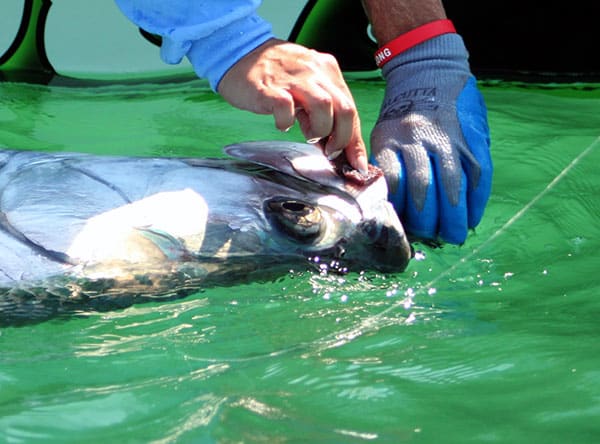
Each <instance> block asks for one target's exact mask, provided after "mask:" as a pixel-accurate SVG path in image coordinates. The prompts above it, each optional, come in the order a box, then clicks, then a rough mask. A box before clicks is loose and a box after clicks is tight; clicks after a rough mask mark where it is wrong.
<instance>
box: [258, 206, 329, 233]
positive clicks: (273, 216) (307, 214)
mask: <svg viewBox="0 0 600 444" xmlns="http://www.w3.org/2000/svg"><path fill="white" fill-rule="evenodd" d="M265 214H266V215H267V219H268V220H269V221H270V222H271V224H272V225H273V226H274V227H275V228H276V229H278V230H279V231H281V232H283V233H284V234H286V235H288V236H290V237H292V238H294V239H296V240H298V241H303V242H309V241H312V240H314V239H316V238H317V237H318V236H319V235H320V234H321V232H322V231H323V228H324V222H323V216H322V214H321V211H320V210H319V208H317V207H315V206H314V205H312V204H310V203H308V202H304V201H302V200H298V199H287V198H277V197H276V198H273V199H269V200H268V201H266V202H265Z"/></svg>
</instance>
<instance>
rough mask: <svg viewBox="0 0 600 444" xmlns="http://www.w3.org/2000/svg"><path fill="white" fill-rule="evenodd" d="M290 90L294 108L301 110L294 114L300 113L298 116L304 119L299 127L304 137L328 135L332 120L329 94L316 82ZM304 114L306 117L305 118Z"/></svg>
mask: <svg viewBox="0 0 600 444" xmlns="http://www.w3.org/2000/svg"><path fill="white" fill-rule="evenodd" d="M290 92H291V94H292V96H293V97H294V100H295V103H296V109H298V108H301V112H300V113H298V112H297V113H296V116H297V117H298V116H299V115H300V116H301V117H300V118H301V119H304V120H305V122H304V124H303V125H301V126H300V128H301V129H302V133H303V134H304V136H305V137H306V139H307V140H311V139H317V140H318V139H322V138H323V137H329V135H330V134H331V132H332V131H333V121H334V116H333V103H332V102H333V100H332V97H331V94H330V93H328V92H327V91H325V90H324V89H323V88H322V87H321V86H320V85H316V84H312V85H303V86H302V87H297V88H295V89H294V90H292V91H290ZM304 115H306V116H307V117H308V119H305V118H304ZM306 120H308V121H306Z"/></svg>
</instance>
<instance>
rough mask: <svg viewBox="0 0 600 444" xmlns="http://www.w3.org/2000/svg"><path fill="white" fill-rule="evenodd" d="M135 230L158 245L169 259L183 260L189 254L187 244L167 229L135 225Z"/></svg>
mask: <svg viewBox="0 0 600 444" xmlns="http://www.w3.org/2000/svg"><path fill="white" fill-rule="evenodd" d="M135 230H136V231H137V232H138V233H139V234H140V235H141V236H142V237H143V238H145V239H147V240H148V241H150V242H151V243H152V244H154V245H156V246H157V247H158V249H159V250H160V251H161V252H162V253H163V254H164V255H165V257H166V258H167V259H168V260H172V261H175V260H181V259H182V258H185V257H187V256H188V255H189V252H188V251H187V249H186V248H185V245H183V243H182V242H181V241H180V240H179V239H177V238H175V237H174V236H172V235H170V234H169V233H167V232H166V231H163V230H159V229H156V228H151V227H135Z"/></svg>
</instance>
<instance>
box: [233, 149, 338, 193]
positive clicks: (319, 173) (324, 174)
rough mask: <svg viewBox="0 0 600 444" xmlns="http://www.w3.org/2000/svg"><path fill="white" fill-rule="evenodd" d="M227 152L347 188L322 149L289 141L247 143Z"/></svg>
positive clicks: (240, 157)
mask: <svg viewBox="0 0 600 444" xmlns="http://www.w3.org/2000/svg"><path fill="white" fill-rule="evenodd" d="M224 151H225V153H227V154H229V155H230V156H232V157H236V158H238V159H243V160H247V161H249V162H253V163H256V164H258V165H262V166H266V167H269V168H272V169H274V170H276V171H279V172H282V173H286V174H289V175H291V176H294V177H302V178H303V179H306V180H309V181H311V182H316V183H319V184H321V185H326V186H333V187H335V188H341V189H343V179H342V178H341V177H340V176H339V175H338V174H337V173H336V171H335V169H334V167H333V165H332V164H331V162H330V161H329V160H328V159H327V157H325V155H324V154H323V151H321V149H320V148H318V147H316V146H314V145H310V144H308V143H296V142H287V141H260V142H244V143H236V144H233V145H228V146H226V147H225V148H224Z"/></svg>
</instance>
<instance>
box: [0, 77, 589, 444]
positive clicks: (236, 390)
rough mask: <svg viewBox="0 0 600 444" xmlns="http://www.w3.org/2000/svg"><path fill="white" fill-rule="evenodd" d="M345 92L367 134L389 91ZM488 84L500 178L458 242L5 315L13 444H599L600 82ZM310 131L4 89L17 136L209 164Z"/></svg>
mask: <svg viewBox="0 0 600 444" xmlns="http://www.w3.org/2000/svg"><path fill="white" fill-rule="evenodd" d="M351 87H352V90H353V92H354V94H355V97H356V100H357V103H358V106H359V109H360V111H361V113H362V121H363V125H364V131H365V134H368V131H369V129H370V128H371V126H372V125H373V122H374V120H375V118H376V116H377V111H378V105H379V103H380V100H381V95H382V84H381V83H378V82H366V81H353V82H351ZM483 93H484V95H485V97H486V100H487V104H488V107H489V117H490V124H491V128H492V137H493V155H494V160H495V167H496V171H495V181H494V189H493V194H492V197H491V200H490V203H489V206H488V210H487V213H486V217H485V219H484V221H483V223H482V224H481V226H480V227H479V228H478V229H477V231H476V232H475V233H473V234H472V235H471V236H470V237H469V239H468V241H467V243H466V244H465V245H464V246H463V247H452V246H447V247H445V248H443V249H438V250H431V249H428V248H426V247H423V246H419V245H417V246H416V247H417V248H418V249H420V250H422V251H423V253H424V254H425V258H424V259H423V260H420V261H413V263H412V264H411V265H410V266H409V269H408V270H407V271H406V272H405V273H403V274H397V275H388V276H383V275H378V274H375V273H360V272H359V270H355V272H354V273H350V274H349V275H347V276H345V277H343V278H341V277H339V276H329V275H323V276H320V275H316V274H314V273H310V272H307V271H303V270H297V271H296V272H294V273H290V274H288V275H285V276H282V277H281V278H280V279H278V280H276V281H271V282H266V283H252V284H248V285H240V286H235V287H225V288H207V289H205V290H204V291H201V292H199V293H197V294H195V295H192V296H190V297H187V298H185V299H182V300H177V301H170V302H162V303H161V302H156V303H152V304H142V305H137V306H134V307H131V308H128V309H125V310H120V311H112V312H108V313H101V314H97V313H83V314H81V315H80V316H72V317H70V318H67V319H57V320H52V321H49V322H43V323H38V324H34V325H29V326H23V327H11V328H4V329H2V330H0V442H7V443H21V442H23V443H30V442H33V443H35V442H57V443H69V442H73V443H80V442H89V443H96V442H98V443H104V442H123V443H129V442H131V443H134V442H153V443H169V442H183V443H187V442H190V443H211V442H223V443H238V442H249V443H254V442H268V443H274V442H311V443H312V442H323V443H352V442H385V443H388V442H389V443H398V442H423V443H440V442H448V443H465V442H476V443H479V442H492V443H496V442H502V443H521V442H522V443H591V442H598V440H599V439H600V422H599V421H598V418H599V417H600V341H599V340H598V336H599V333H600V326H599V324H598V313H599V312H600V299H598V292H599V291H600V272H599V271H600V260H599V259H598V250H599V249H600V240H599V239H600V223H599V221H598V219H599V217H600V197H599V196H600V175H599V174H598V172H597V165H598V164H599V162H600V146H599V145H600V139H599V136H600V93H599V91H598V90H590V91H588V90H586V88H583V87H581V86H575V87H562V88H533V87H529V88H524V87H521V86H517V85H504V84H494V85H486V86H484V87H483ZM299 137H300V133H299V131H298V130H297V129H294V130H292V131H291V132H290V133H288V134H282V133H279V132H278V131H276V130H275V129H274V128H273V124H272V121H271V118H270V117H268V116H255V115H251V114H248V113H245V112H242V111H236V110H232V109H231V108H230V107H229V106H228V105H226V104H224V103H223V102H222V101H220V99H219V98H217V97H216V96H214V95H213V94H212V93H210V92H209V91H208V90H207V88H206V86H205V85H204V84H203V83H201V82H198V81H194V82H190V83H184V84H178V85H163V86H151V85H142V86H128V87H125V86H111V87H99V88H87V89H82V88H71V89H69V88H61V87H45V86H30V85H17V84H0V146H5V147H11V148H22V149H44V150H46V149H47V150H76V151H87V152H94V153H111V154H112V153H126V154H131V155H186V156H191V155H194V156H196V155H197V156H216V155H220V147H221V146H222V145H224V144H227V143H232V142H237V141H241V140H251V139H284V138H285V139H289V140H297V139H298V138H299ZM572 162H573V163H572ZM49 229H52V227H49Z"/></svg>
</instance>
